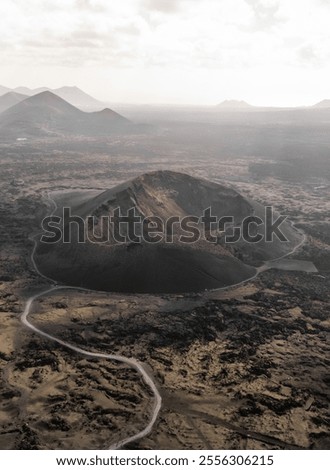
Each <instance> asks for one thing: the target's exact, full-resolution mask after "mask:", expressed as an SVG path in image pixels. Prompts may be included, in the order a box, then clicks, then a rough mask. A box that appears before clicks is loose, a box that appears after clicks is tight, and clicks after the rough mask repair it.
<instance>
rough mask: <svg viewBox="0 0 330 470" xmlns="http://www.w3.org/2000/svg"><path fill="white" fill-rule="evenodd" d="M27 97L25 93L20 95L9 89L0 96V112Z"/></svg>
mask: <svg viewBox="0 0 330 470" xmlns="http://www.w3.org/2000/svg"><path fill="white" fill-rule="evenodd" d="M26 98H28V96H27V95H21V94H20V93H15V92H14V91H9V92H8V93H5V94H4V95H2V96H0V113H3V112H4V111H6V110H7V109H9V108H11V107H12V106H14V105H15V104H17V103H20V102H21V101H23V100H25V99H26Z"/></svg>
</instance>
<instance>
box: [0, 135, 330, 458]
mask: <svg viewBox="0 0 330 470" xmlns="http://www.w3.org/2000/svg"><path fill="white" fill-rule="evenodd" d="M61 145H62V146H63V148H61ZM70 145H71V150H70ZM79 145H81V148H80V147H79ZM79 145H78V143H77V142H75V144H74V145H73V144H72V143H70V142H68V143H67V146H66V148H65V144H64V143H63V144H60V143H59V144H58V146H57V147H56V149H57V150H54V145H53V143H48V142H47V141H41V142H35V143H33V145H32V144H30V143H19V142H18V143H16V144H13V145H5V144H2V145H1V147H0V152H1V153H0V155H1V156H0V166H1V168H0V194H1V200H0V214H1V227H0V230H1V232H0V240H1V252H0V257H1V273H0V315H1V330H0V367H1V378H0V381H1V382H0V383H1V405H0V448H2V449H33V448H37V449H51V448H63V449H73V448H76V449H79V448H95V449H101V448H108V447H109V446H110V445H111V444H112V443H113V442H116V441H118V440H119V439H121V438H123V437H126V436H127V435H130V434H135V433H136V432H138V431H139V430H140V429H142V428H143V427H144V426H145V425H146V423H147V421H148V419H149V418H150V400H151V399H152V397H151V396H150V392H149V391H148V388H147V387H146V386H145V384H144V383H143V382H142V381H141V378H140V377H139V376H138V375H137V374H136V372H134V371H133V370H131V369H128V368H126V367H123V366H120V365H118V364H115V363H111V361H104V360H87V359H86V358H83V357H80V356H79V355H78V354H73V353H72V352H71V351H68V350H66V349H64V348H62V347H60V346H58V345H56V344H54V343H52V342H50V341H46V340H45V339H42V338H40V337H38V336H37V335H35V334H33V333H32V332H30V331H29V330H27V329H25V328H24V327H23V326H22V325H21V323H20V314H21V312H22V311H23V309H24V303H25V301H26V299H27V298H28V297H29V296H31V295H32V294H34V293H37V292H39V291H41V290H42V289H45V290H46V289H47V287H49V283H48V282H47V281H46V280H45V279H42V278H41V277H40V276H39V275H38V274H37V273H36V272H35V270H34V269H33V265H32V263H31V260H30V255H31V252H32V248H33V243H32V242H31V241H30V240H29V236H30V235H31V234H33V233H37V232H38V230H39V223H40V220H41V218H42V216H44V215H45V214H46V213H48V212H49V209H50V208H49V206H48V204H49V203H48V202H47V198H46V196H45V195H46V193H47V192H48V191H50V190H63V189H70V190H72V189H99V190H101V189H104V188H106V187H108V188H110V187H112V186H115V185H116V184H118V183H120V182H123V181H125V180H127V179H128V178H129V177H134V176H137V175H138V174H141V173H144V172H146V171H152V170H157V169H164V168H166V169H168V168H171V169H172V170H177V171H183V172H187V173H189V174H191V175H193V176H201V177H204V178H206V179H210V180H213V181H216V182H223V183H226V184H230V185H232V186H233V187H234V188H236V189H237V190H239V191H240V192H241V193H242V194H243V195H245V196H246V197H249V196H250V197H253V198H254V199H257V200H258V201H259V202H260V203H262V204H265V205H266V204H268V205H274V206H275V208H276V210H278V211H279V212H281V213H283V214H286V215H288V216H289V217H290V220H291V221H292V222H295V223H296V224H297V225H298V226H299V227H300V228H301V229H302V230H304V232H305V233H306V234H307V241H306V244H305V245H304V246H302V247H301V249H300V250H299V251H297V252H296V253H295V254H294V255H293V258H294V259H301V260H304V261H310V262H312V263H313V264H314V266H315V267H316V269H317V272H298V271H281V270H276V269H272V270H268V271H265V272H263V273H261V274H260V275H259V276H258V278H256V279H255V280H253V281H252V282H248V283H246V284H244V285H242V286H240V287H237V288H231V289H227V290H218V291H205V292H202V293H198V294H190V295H158V296H155V295H126V294H125V295H119V294H110V293H102V292H90V293H87V292H82V291H79V290H70V291H69V290H65V289H63V290H59V291H56V292H54V293H52V294H50V295H47V296H45V297H41V298H40V299H39V300H38V301H36V302H35V303H34V305H33V312H32V314H31V317H30V319H31V321H32V323H34V324H36V325H37V326H38V327H40V328H41V329H43V330H45V331H47V332H50V333H51V334H52V335H55V336H57V337H60V338H63V339H65V340H67V341H70V342H71V343H73V344H76V345H79V346H81V347H84V348H89V349H91V350H93V351H97V352H105V353H116V354H123V355H125V356H128V357H131V356H134V357H136V358H137V359H139V360H140V361H142V362H143V363H145V364H147V365H148V367H150V370H151V372H152V374H153V377H154V379H155V381H156V383H157V386H158V388H159V391H160V393H161V395H162V397H163V407H162V409H161V412H160V416H159V419H158V421H157V423H156V425H155V427H154V429H153V432H152V433H151V434H150V435H149V436H148V437H145V438H144V439H142V440H140V441H137V442H136V443H135V444H134V446H135V447H138V448H152V449H161V448H168V449H169V448H172V449H190V448H191V449H197V448H201V449H202V448H203V449H205V448H209V449H211V448H232V449H233V448H237V449H244V448H250V449H251V448H255V449H258V448H272V449H274V448H319V449H329V448H330V409H329V387H330V373H329V370H330V369H329V365H330V364H329V349H330V346H329V335H330V317H329V305H330V298H329V292H330V289H329V287H330V286H329V283H330V250H329V245H330V239H329V224H330V221H329V209H330V207H329V204H330V203H329V181H328V180H327V179H325V178H322V177H321V176H318V177H316V176H311V177H310V178H306V179H304V180H303V181H292V180H284V179H277V178H275V177H274V176H268V177H264V178H260V177H257V176H256V175H255V174H251V171H249V166H250V164H251V163H258V162H260V158H259V157H258V158H255V157H249V158H248V159H246V158H224V157H223V158H222V159H218V158H216V156H215V155H214V154H212V153H207V152H208V149H205V150H204V153H203V154H201V153H199V152H200V149H196V150H195V153H194V152H192V153H189V152H188V151H184V150H180V148H179V149H178V150H177V151H175V149H174V148H172V146H171V145H170V144H169V145H168V146H167V147H166V146H163V147H161V149H159V147H158V146H156V143H155V142H154V141H153V140H152V139H148V140H147V143H146V140H145V139H144V138H143V137H139V136H137V137H136V138H135V139H132V138H131V139H130V140H129V139H127V140H125V137H122V136H121V137H118V139H117V141H116V140H115V139H114V138H113V139H109V140H108V141H107V142H103V143H102V144H99V150H97V149H96V147H95V145H96V144H95V142H94V143H92V144H90V145H91V146H92V147H93V151H92V150H90V151H89V147H88V145H89V144H86V143H83V142H81V144H79ZM21 180H22V181H21ZM132 446H133V445H132Z"/></svg>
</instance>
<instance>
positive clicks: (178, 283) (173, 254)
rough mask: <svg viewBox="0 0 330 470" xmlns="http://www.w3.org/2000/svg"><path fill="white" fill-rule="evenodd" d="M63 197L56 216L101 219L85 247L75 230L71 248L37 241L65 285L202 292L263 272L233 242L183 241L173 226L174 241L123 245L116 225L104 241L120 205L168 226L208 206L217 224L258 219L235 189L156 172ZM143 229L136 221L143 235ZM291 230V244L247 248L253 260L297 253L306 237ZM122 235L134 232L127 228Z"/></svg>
mask: <svg viewBox="0 0 330 470" xmlns="http://www.w3.org/2000/svg"><path fill="white" fill-rule="evenodd" d="M59 197H60V199H57V205H58V210H57V212H56V215H60V214H61V210H62V208H61V206H63V207H64V206H66V207H67V206H69V207H71V214H72V215H76V216H80V217H81V218H83V219H85V218H86V217H87V216H90V215H92V216H93V217H94V221H95V224H94V226H93V227H89V226H88V224H86V227H87V226H88V239H86V241H85V242H84V243H78V242H77V237H76V236H75V234H74V233H73V237H72V240H71V243H63V242H62V241H59V242H58V243H54V244H46V243H39V244H38V248H37V250H36V255H35V260H36V262H37V264H38V267H39V269H40V270H41V272H42V273H44V274H45V275H47V276H48V277H50V278H53V279H56V280H57V281H60V282H61V283H63V284H69V285H76V286H83V287H89V288H92V289H96V290H105V291H116V292H142V293H147V292H153V293H171V292H172V293H173V292H197V291H201V290H203V289H214V288H218V287H224V286H228V285H233V284H237V283H239V282H241V281H243V280H246V279H248V278H251V277H252V276H253V275H254V274H255V272H256V270H255V268H254V267H253V266H250V265H248V264H247V263H246V262H245V263H244V262H242V260H240V259H239V257H238V256H237V253H233V250H232V249H231V247H227V246H226V245H224V246H223V245H222V244H220V243H210V242H209V241H207V240H205V239H200V240H195V241H194V243H190V244H187V243H183V242H182V240H180V235H182V229H181V228H180V227H179V226H176V227H175V228H174V233H173V241H172V242H171V243H165V242H164V236H165V230H164V234H163V235H164V236H163V238H162V240H161V241H160V242H159V243H148V242H145V241H143V240H142V241H141V240H139V242H129V241H127V240H125V242H124V243H117V242H116V241H115V237H114V228H113V227H111V228H110V231H109V235H110V236H109V239H108V240H105V239H104V238H102V237H101V235H102V230H101V229H102V218H103V217H104V216H108V217H109V216H112V215H113V214H114V211H115V209H116V208H120V210H121V212H122V214H123V215H126V213H127V211H128V210H129V209H131V208H132V207H134V208H135V210H136V213H137V214H139V215H141V217H142V218H145V219H148V220H150V217H152V216H156V217H158V218H159V219H161V220H162V221H164V222H165V221H166V220H168V219H169V218H170V217H173V216H178V217H181V218H182V217H186V216H195V217H201V216H202V215H203V211H204V209H207V208H209V207H211V209H212V214H213V215H215V216H217V217H218V219H219V218H220V217H222V216H229V215H231V216H233V217H234V218H235V223H237V224H239V223H240V222H241V221H242V220H243V219H244V218H245V217H247V216H249V215H252V214H254V212H255V208H254V205H253V203H252V202H251V201H248V200H247V199H245V198H244V197H243V196H241V195H240V194H239V193H238V192H237V191H235V190H234V189H232V188H228V187H226V186H223V185H220V184H216V183H212V182H209V181H205V180H202V179H199V178H193V177H192V176H189V175H185V174H181V173H174V172H171V171H157V172H153V173H148V174H146V175H142V176H140V177H138V178H135V179H133V180H130V181H128V182H126V183H123V184H121V185H119V186H116V187H115V188H112V189H109V190H106V191H103V192H101V193H99V194H96V195H95V194H94V195H88V194H86V193H72V194H69V195H67V194H66V195H62V196H59ZM199 228H200V227H199ZM142 229H143V226H142V225H139V224H137V226H136V234H137V235H139V234H141V231H142ZM287 230H288V234H289V235H290V236H291V239H290V241H289V242H288V244H287V246H278V245H276V243H275V242H274V243H268V244H267V245H265V244H264V245H261V247H257V246H256V244H254V246H253V247H249V248H248V249H247V256H248V257H249V259H250V258H251V257H253V255H254V253H257V255H258V257H259V258H260V257H261V258H262V259H270V258H275V257H277V256H278V255H279V254H283V252H284V254H285V250H287V252H288V251H289V250H291V249H292V247H293V246H294V244H295V242H296V240H297V238H298V239H299V237H298V235H297V234H295V233H294V231H293V230H292V229H291V228H290V227H287ZM290 230H291V232H290ZM121 234H122V235H125V234H126V235H127V232H125V228H123V227H122V226H121ZM103 235H104V234H103ZM202 235H203V236H204V233H202ZM245 249H246V247H245V245H244V243H243V242H240V244H238V247H237V251H238V254H240V255H244V252H245ZM251 250H252V251H251Z"/></svg>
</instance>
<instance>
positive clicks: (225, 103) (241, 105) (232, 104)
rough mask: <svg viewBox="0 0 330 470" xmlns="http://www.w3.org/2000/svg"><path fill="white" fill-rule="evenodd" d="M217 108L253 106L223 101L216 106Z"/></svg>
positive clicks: (244, 102)
mask: <svg viewBox="0 0 330 470" xmlns="http://www.w3.org/2000/svg"><path fill="white" fill-rule="evenodd" d="M218 107H219V108H253V106H252V105H251V104H249V103H247V102H246V101H243V100H241V101H239V100H225V101H223V102H222V103H220V104H218Z"/></svg>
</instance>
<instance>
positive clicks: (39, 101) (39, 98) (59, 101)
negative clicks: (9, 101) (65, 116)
mask: <svg viewBox="0 0 330 470" xmlns="http://www.w3.org/2000/svg"><path fill="white" fill-rule="evenodd" d="M26 104H34V105H48V106H55V107H58V106H60V107H61V106H62V107H65V108H66V109H68V108H71V109H77V108H75V107H74V106H72V105H71V104H70V103H68V102H67V101H65V100H64V99H63V98H60V97H59V96H57V95H56V94H54V93H52V92H51V91H49V90H46V91H42V92H41V93H38V94H36V95H33V96H30V98H28V99H27V100H26Z"/></svg>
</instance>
